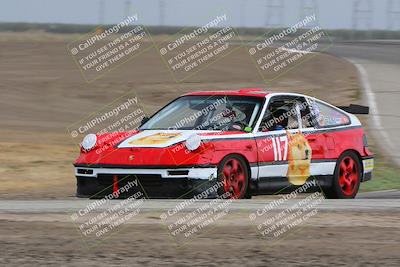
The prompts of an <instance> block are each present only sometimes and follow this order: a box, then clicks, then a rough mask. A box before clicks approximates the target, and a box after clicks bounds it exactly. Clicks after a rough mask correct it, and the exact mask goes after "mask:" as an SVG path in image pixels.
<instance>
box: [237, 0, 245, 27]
mask: <svg viewBox="0 0 400 267" xmlns="http://www.w3.org/2000/svg"><path fill="white" fill-rule="evenodd" d="M239 12H240V16H239V18H240V27H242V28H244V27H246V0H240V10H239Z"/></svg>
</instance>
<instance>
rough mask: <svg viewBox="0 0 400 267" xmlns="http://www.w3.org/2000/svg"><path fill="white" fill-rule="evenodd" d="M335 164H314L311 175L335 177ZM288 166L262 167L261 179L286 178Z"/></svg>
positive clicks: (260, 171)
mask: <svg viewBox="0 0 400 267" xmlns="http://www.w3.org/2000/svg"><path fill="white" fill-rule="evenodd" d="M335 166H336V163H335V162H314V163H311V166H310V174H311V175H333V173H334V171H335ZM287 170H288V164H279V165H265V166H260V169H259V177H286V174H287Z"/></svg>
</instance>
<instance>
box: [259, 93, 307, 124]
mask: <svg viewBox="0 0 400 267" xmlns="http://www.w3.org/2000/svg"><path fill="white" fill-rule="evenodd" d="M299 103H300V101H299V98H298V97H297V98H296V97H292V96H277V97H273V98H272V99H271V100H270V102H269V103H268V107H267V109H266V111H265V114H264V116H263V118H262V121H261V124H260V127H259V131H262V132H268V131H279V130H289V129H298V128H299V120H298V118H299V111H300V109H299Z"/></svg>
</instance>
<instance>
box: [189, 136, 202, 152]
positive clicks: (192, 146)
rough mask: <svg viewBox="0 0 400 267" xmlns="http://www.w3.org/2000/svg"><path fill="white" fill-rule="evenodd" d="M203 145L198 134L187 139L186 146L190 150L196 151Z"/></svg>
mask: <svg viewBox="0 0 400 267" xmlns="http://www.w3.org/2000/svg"><path fill="white" fill-rule="evenodd" d="M200 145H201V137H200V136H199V135H197V134H192V135H190V136H189V137H188V139H186V142H185V146H186V148H187V149H188V150H190V151H194V150H196V149H198V148H199V146H200Z"/></svg>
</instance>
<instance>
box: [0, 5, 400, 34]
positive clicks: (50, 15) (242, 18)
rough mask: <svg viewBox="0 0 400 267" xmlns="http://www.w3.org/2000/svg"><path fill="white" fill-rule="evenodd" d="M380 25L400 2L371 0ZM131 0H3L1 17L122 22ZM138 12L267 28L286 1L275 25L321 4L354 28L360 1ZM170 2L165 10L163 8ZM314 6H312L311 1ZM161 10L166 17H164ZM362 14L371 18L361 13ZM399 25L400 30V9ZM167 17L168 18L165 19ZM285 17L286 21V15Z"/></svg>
mask: <svg viewBox="0 0 400 267" xmlns="http://www.w3.org/2000/svg"><path fill="white" fill-rule="evenodd" d="M102 1H104V19H101V17H102V16H101V15H100V14H101V12H100V10H101V8H100V6H101V2H102ZM370 1H371V3H372V10H373V15H372V18H371V20H370V21H371V25H372V28H374V29H385V28H386V27H387V23H388V18H389V17H390V16H389V15H388V13H387V5H388V2H390V1H393V2H394V8H392V10H398V11H400V0H370ZM126 2H127V1H126V0H0V21H2V22H44V23H47V22H59V23H79V24H100V22H104V23H110V24H111V23H117V22H119V21H121V20H122V18H123V16H124V7H125V6H126ZM130 2H131V3H132V6H133V8H134V10H135V13H137V14H138V15H139V18H140V20H141V23H142V24H145V25H160V24H164V25H178V26H179V25H202V24H204V23H205V22H207V21H208V20H209V18H211V17H214V16H216V15H218V14H222V13H226V14H227V15H228V18H229V23H228V24H230V25H233V26H243V25H245V26H247V27H262V26H264V25H265V23H266V20H267V14H268V11H267V3H268V2H277V3H284V9H282V10H283V16H279V9H274V8H271V9H270V13H269V16H268V18H269V23H271V24H276V23H279V22H281V23H282V22H283V24H284V25H285V26H289V25H291V24H293V23H295V22H296V21H298V20H299V17H300V14H301V11H300V10H301V8H300V6H301V3H302V2H305V3H312V2H316V3H317V6H318V17H319V21H320V23H319V24H320V25H321V26H322V27H323V28H329V29H333V28H351V27H352V24H353V22H352V21H353V20H352V18H353V3H354V2H355V0H315V1H313V0H285V1H282V0H281V1H273V0H270V1H267V0H247V1H246V0H197V1H195V0H131V1H130ZM160 2H164V9H163V10H164V12H160V6H162V4H160ZM359 2H361V3H362V4H361V6H360V8H359V9H363V10H367V9H369V7H368V4H367V3H368V2H369V1H368V0H359ZM309 6H310V5H309ZM161 10H162V9H161ZM160 13H163V14H164V15H163V16H161V18H160ZM358 16H359V17H370V16H369V15H368V14H361V13H358ZM391 16H393V17H395V16H397V20H393V21H394V23H395V29H400V13H399V14H398V15H395V14H393V15H391ZM162 17H164V19H162ZM280 17H281V19H280ZM357 21H358V27H359V28H366V25H367V24H366V21H367V20H363V19H362V18H360V19H359V20H357Z"/></svg>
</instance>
